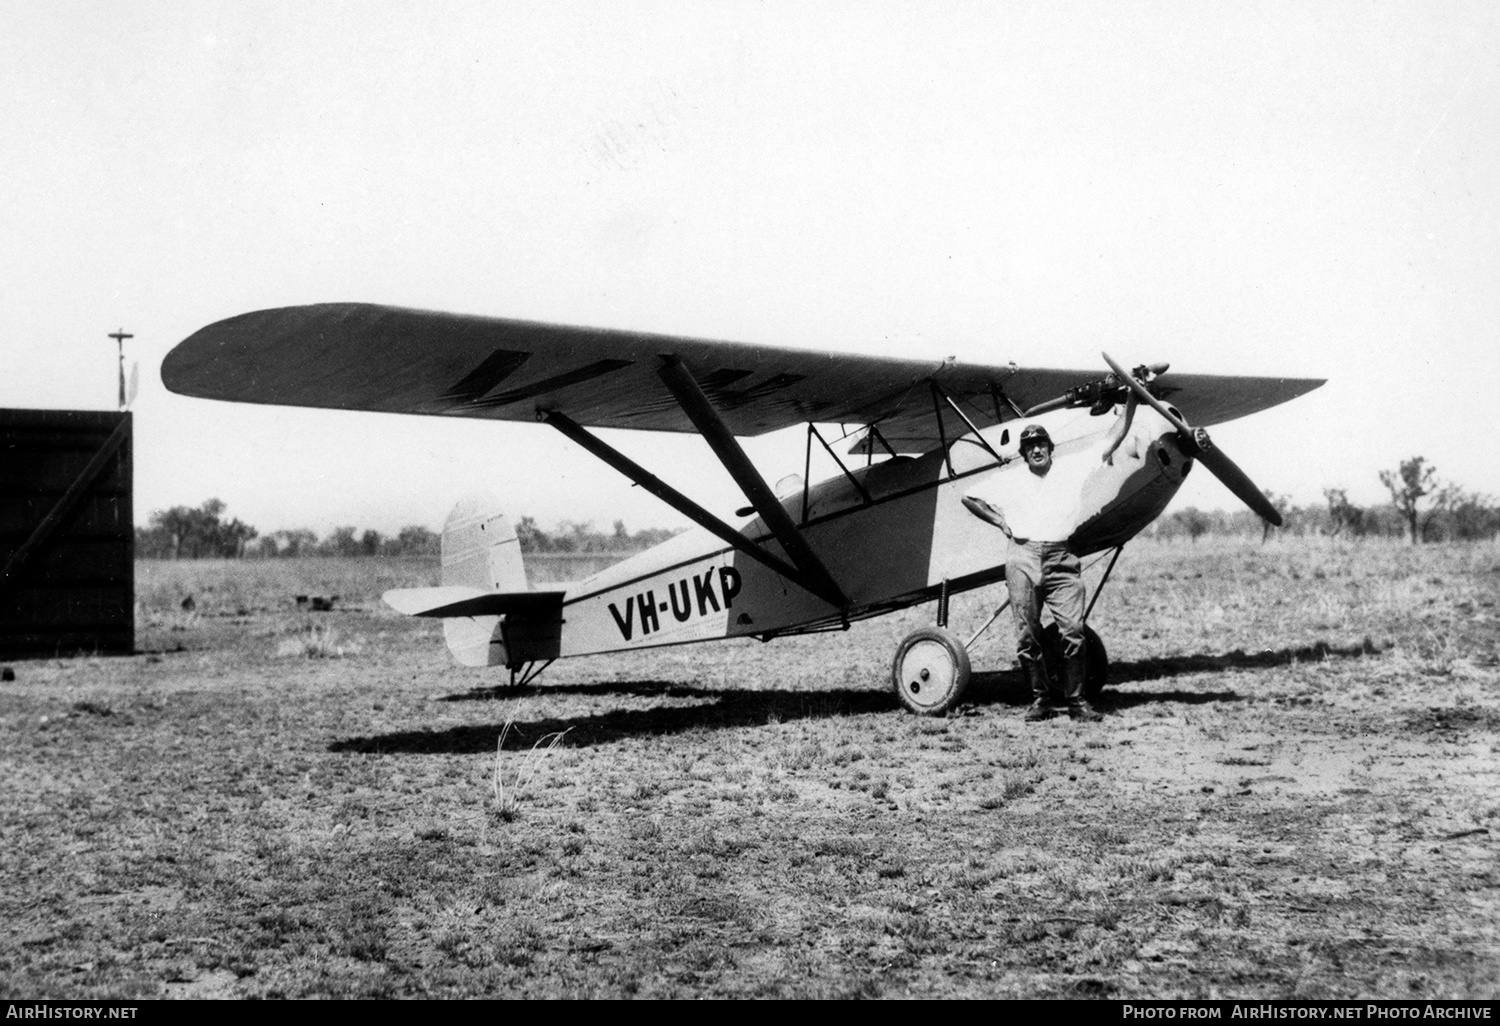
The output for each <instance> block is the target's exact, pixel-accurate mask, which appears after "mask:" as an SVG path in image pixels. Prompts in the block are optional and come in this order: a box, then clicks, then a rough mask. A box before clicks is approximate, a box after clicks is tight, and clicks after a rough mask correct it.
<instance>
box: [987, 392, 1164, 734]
mask: <svg viewBox="0 0 1500 1026" xmlns="http://www.w3.org/2000/svg"><path fill="white" fill-rule="evenodd" d="M1135 407H1136V398H1135V393H1133V392H1132V393H1130V394H1129V398H1128V399H1127V400H1126V403H1125V412H1124V414H1123V415H1121V416H1119V417H1117V419H1116V420H1115V423H1114V425H1113V426H1112V427H1111V428H1110V429H1109V433H1108V435H1106V436H1105V441H1104V450H1103V454H1102V456H1101V457H1100V459H1101V461H1102V462H1105V463H1112V462H1114V452H1115V450H1116V449H1118V448H1119V447H1120V443H1121V442H1122V441H1123V440H1124V439H1125V434H1126V432H1127V431H1129V430H1130V423H1131V421H1132V419H1133V418H1134V417H1135ZM1020 450H1021V459H1023V460H1025V461H1026V469H1027V471H1028V473H1025V474H1020V475H1017V474H1006V475H1004V476H1003V477H1002V476H1001V475H998V474H996V475H994V476H993V477H992V478H991V479H990V480H989V481H987V482H985V484H983V485H981V486H979V487H978V488H976V489H975V490H974V491H972V492H970V493H969V494H968V495H965V496H964V500H963V501H964V506H965V508H967V509H968V510H969V512H970V513H973V514H974V515H975V516H977V517H979V518H980V519H981V520H983V521H985V522H986V523H990V524H993V525H995V526H996V527H998V528H1000V530H1002V531H1004V532H1005V536H1006V537H1007V538H1009V539H1010V545H1009V548H1008V551H1007V552H1006V558H1005V583H1006V587H1007V588H1008V589H1009V591H1010V605H1011V610H1012V612H1013V613H1014V615H1015V618H1016V637H1017V640H1016V655H1017V657H1018V658H1019V659H1020V662H1021V665H1022V666H1023V667H1025V669H1026V675H1027V677H1028V678H1029V679H1030V681H1031V695H1032V703H1031V707H1030V708H1029V709H1027V710H1026V719H1027V721H1028V722H1033V721H1037V720H1045V719H1048V718H1050V717H1051V716H1052V715H1053V708H1052V693H1051V692H1052V687H1051V682H1050V680H1049V679H1048V676H1047V665H1046V662H1045V660H1044V658H1043V655H1042V642H1041V637H1042V620H1041V616H1042V604H1043V603H1044V602H1045V603H1046V605H1047V608H1048V609H1050V610H1051V611H1052V618H1053V619H1054V620H1056V621H1057V628H1058V631H1059V632H1060V633H1061V635H1062V642H1063V671H1064V678H1063V679H1064V690H1063V698H1064V700H1066V702H1067V704H1068V715H1069V716H1070V717H1071V718H1073V719H1075V720H1083V721H1084V722H1086V723H1091V722H1096V721H1098V720H1101V719H1103V718H1104V717H1102V716H1101V715H1100V714H1099V713H1098V711H1097V710H1095V709H1094V707H1093V706H1091V705H1089V703H1088V700H1087V699H1086V698H1085V697H1084V680H1085V677H1086V675H1087V662H1086V660H1085V657H1084V639H1083V604H1084V591H1083V575H1082V571H1081V568H1080V566H1079V562H1078V557H1077V556H1076V555H1074V554H1073V553H1072V552H1069V551H1068V539H1069V538H1070V537H1072V535H1073V531H1074V530H1075V529H1076V528H1077V527H1078V504H1079V500H1080V498H1081V495H1082V489H1083V481H1084V478H1085V477H1086V476H1087V475H1088V473H1089V472H1090V471H1092V470H1093V468H1094V466H1095V464H1093V463H1092V462H1091V461H1089V460H1087V459H1077V460H1074V461H1070V464H1069V466H1068V467H1067V468H1066V469H1060V468H1059V467H1058V466H1056V465H1055V464H1054V463H1053V462H1052V451H1053V445H1052V438H1051V436H1050V435H1048V434H1047V429H1046V428H1044V427H1043V426H1042V425H1040V424H1028V425H1027V426H1026V427H1025V428H1024V429H1023V430H1022V431H1021V439H1020ZM1079 455H1080V456H1082V455H1084V454H1079Z"/></svg>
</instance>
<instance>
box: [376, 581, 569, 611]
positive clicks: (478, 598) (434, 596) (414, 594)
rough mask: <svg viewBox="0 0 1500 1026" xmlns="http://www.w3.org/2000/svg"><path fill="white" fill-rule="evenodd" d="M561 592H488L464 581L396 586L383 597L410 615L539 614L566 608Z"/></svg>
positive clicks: (391, 605) (397, 609)
mask: <svg viewBox="0 0 1500 1026" xmlns="http://www.w3.org/2000/svg"><path fill="white" fill-rule="evenodd" d="M565 594H566V592H561V591H485V590H484V589H483V588H474V587H470V586H467V585H461V584H450V585H445V586H443V587H440V588H394V589H392V590H391V591H388V592H386V593H385V594H384V595H383V596H381V597H382V598H383V599H385V603H386V605H388V606H390V607H391V608H392V609H394V610H396V611H397V612H399V613H405V614H406V615H407V616H434V617H451V616H505V615H507V614H510V613H521V614H524V615H529V616H535V615H538V614H546V613H550V612H557V611H560V610H561V609H562V600H563V595H565Z"/></svg>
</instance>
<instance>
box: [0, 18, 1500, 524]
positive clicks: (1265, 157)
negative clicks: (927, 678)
mask: <svg viewBox="0 0 1500 1026" xmlns="http://www.w3.org/2000/svg"><path fill="white" fill-rule="evenodd" d="M0 24H3V31H0V112H3V115H4V117H3V124H4V126H5V127H4V132H3V136H0V153H3V157H4V159H3V162H0V182H3V184H4V195H3V200H0V275H3V277H0V281H3V283H4V299H3V301H0V406H6V407H12V406H15V407H37V408H64V409H113V408H115V406H116V391H117V382H116V343H115V342H114V341H113V340H112V339H110V338H109V337H108V336H109V333H110V332H112V331H115V330H117V329H120V328H123V329H124V330H126V331H128V332H131V333H132V334H133V335H134V338H132V339H130V340H129V341H128V342H126V355H127V359H128V361H130V362H131V363H134V364H138V366H139V382H140V386H139V393H138V394H137V395H136V397H135V399H134V401H133V403H132V407H131V408H132V410H133V411H134V414H135V446H136V448H135V472H136V481H135V507H136V517H137V521H138V522H142V523H144V522H145V521H146V519H147V517H148V516H149V514H150V512H151V511H153V510H158V509H163V508H166V507H169V506H173V505H193V506H196V505H199V504H200V503H202V502H203V501H204V500H205V499H208V498H210V497H217V498H220V499H222V500H224V501H225V503H226V504H227V512H228V514H229V515H233V516H237V517H239V518H240V519H242V520H244V521H246V522H248V523H250V524H253V525H255V526H257V527H258V528H260V530H261V531H262V532H263V533H268V532H270V531H274V530H277V529H283V528H292V527H302V526H307V527H312V528H313V529H314V530H316V531H318V532H319V533H320V534H323V533H326V532H328V531H330V530H332V529H333V528H334V527H336V526H339V525H344V524H349V525H355V526H358V527H360V528H374V529H377V530H381V531H384V532H391V531H394V530H396V529H398V528H400V527H401V526H404V525H407V524H424V525H427V526H429V527H434V528H436V527H438V526H440V524H441V522H442V519H443V517H444V516H445V515H446V513H447V510H448V509H449V507H451V505H452V504H453V503H454V502H455V501H456V500H457V499H458V498H459V497H460V496H462V495H464V494H466V493H469V492H472V491H475V490H479V489H488V490H490V491H493V492H494V493H496V494H497V495H499V496H500V497H501V499H502V501H503V503H504V504H505V506H506V508H507V509H508V510H510V511H511V512H513V513H515V514H516V515H531V516H535V517H536V518H537V519H538V520H539V521H540V522H541V523H542V524H543V525H550V524H554V523H557V522H559V521H561V520H573V521H580V522H592V523H594V524H596V525H598V526H601V527H603V526H607V525H609V524H611V523H612V522H613V521H614V520H616V519H623V520H625V521H626V523H627V525H628V526H629V527H630V528H631V529H638V528H640V527H646V526H677V525H680V524H683V523H685V521H683V520H682V518H681V517H679V516H678V515H677V514H676V513H674V512H672V511H671V510H670V509H668V508H666V507H665V506H663V505H661V504H660V503H659V502H658V501H657V500H655V499H652V498H651V497H650V496H648V495H645V494H644V493H642V492H641V491H640V490H639V489H636V488H633V487H632V486H630V484H629V483H628V482H627V481H625V480H624V479H623V478H621V477H619V476H618V475H617V474H615V473H614V472H613V471H610V470H608V469H607V468H605V467H603V466H602V465H600V464H598V463H596V462H595V461H594V460H593V458H592V457H590V456H588V455H586V454H585V453H583V452H581V451H580V450H578V449H576V448H574V447H573V446H572V445H571V443H568V442H567V441H566V440H564V439H563V438H562V437H561V436H559V435H556V434H555V433H554V432H551V431H549V430H547V429H546V428H545V427H542V426H540V425H529V424H498V423H490V422H485V421H454V420H450V419H441V418H422V417H407V416H396V415H376V414H361V413H348V412H332V411H316V410H301V409H285V408H274V407H254V406H244V405H236V404H227V403H219V402H210V401H205V400H198V399H188V398H185V397H181V396H176V395H173V394H170V393H168V392H167V391H166V390H165V389H164V388H163V386H162V385H161V380H160V376H159V366H160V363H161V360H162V357H163V356H164V355H165V354H166V353H167V351H168V350H169V349H171V347H172V346H173V345H175V344H176V343H177V342H179V341H181V340H182V339H184V338H186V337H187V336H188V335H190V334H192V333H193V332H194V331H195V330H197V329H198V328H200V327H202V326H204V325H206V324H209V323H211V322H214V321H217V320H220V319H222V318H225V317H229V316H232V315H234V314H237V313H242V312H245V311H248V310H255V309H262V308H267V307H278V306H286V305H292V304H298V303H313V302H327V301H366V302H378V303H390V304H395V305H400V306H411V307H420V308H428V309H437V310H449V311H454V312H461V313H472V314H483V315H492V316H502V317H520V318H528V319H534V320H544V321H557V322H562V323H568V324H584V325H594V326H601V327H613V328H626V329H635V330H645V331H658V332H665V333H669V334H685V335H693V336H698V337H707V338H723V339H732V340H737V341H743V342H753V343H763V344H775V345H786V346H798V347H810V348H817V349H824V350H838V351H848V352H855V353H870V354H885V355H900V356H908V357H917V358H931V359H934V360H940V359H943V358H945V357H947V356H957V357H958V358H959V359H960V360H967V361H971V362H978V363H994V364H1004V363H1007V362H1009V361H1012V360H1014V361H1016V362H1017V363H1019V364H1021V365H1023V366H1027V365H1029V366H1042V367H1068V368H1084V369H1089V368H1095V367H1097V368H1099V369H1100V371H1101V373H1102V372H1103V371H1104V367H1103V363H1102V361H1101V359H1100V357H1099V353H1100V351H1101V350H1107V351H1108V352H1110V353H1111V355H1113V356H1115V357H1116V358H1118V359H1119V360H1121V361H1122V362H1124V363H1126V364H1127V365H1130V366H1133V365H1135V364H1137V363H1146V362H1157V361H1169V362H1170V363H1171V364H1172V366H1173V368H1174V369H1176V370H1179V371H1184V372H1187V371H1191V372H1199V373H1223V374H1270V375H1286V376H1292V377H1326V378H1328V379H1329V380H1328V384H1327V385H1325V386H1324V387H1323V388H1321V389H1319V390H1318V391H1316V392H1313V393H1312V394H1311V395H1308V396H1306V397H1304V398H1302V399H1298V400H1296V401H1294V402H1292V403H1289V404H1287V405H1285V406H1281V407H1278V408H1276V409H1273V410H1270V411H1267V412H1264V413H1261V414H1257V415H1255V416H1253V417H1250V418H1246V419H1244V420H1241V421H1237V422H1234V423H1231V424H1226V425H1223V426H1221V427H1219V428H1216V429H1215V431H1214V438H1215V441H1216V442H1217V443H1218V444H1219V445H1220V446H1221V447H1222V448H1223V449H1224V450H1225V451H1226V452H1228V453H1230V454H1231V455H1232V456H1233V458H1234V459H1235V460H1236V461H1237V462H1238V463H1239V464H1240V466H1241V467H1243V468H1244V469H1245V470H1246V471H1247V472H1248V473H1249V474H1250V475H1251V477H1252V478H1254V479H1255V481H1256V482H1257V483H1258V484H1259V485H1261V486H1262V487H1266V488H1270V489H1272V490H1273V491H1274V492H1277V493H1284V494H1288V495H1290V496H1291V497H1292V498H1293V500H1294V501H1295V502H1297V503H1299V504H1309V503H1316V504H1321V503H1322V501H1323V500H1322V493H1323V490H1324V489H1325V488H1329V487H1341V488H1345V489H1347V491H1348V493H1349V496H1350V498H1351V499H1352V500H1354V501H1356V502H1359V503H1364V504H1372V503H1375V502H1379V501H1384V500H1385V499H1386V495H1385V493H1384V490H1383V489H1382V488H1381V486H1380V483H1379V480H1378V472H1379V471H1380V470H1382V469H1386V468H1394V467H1395V466H1396V465H1397V463H1398V462H1399V461H1400V460H1402V459H1405V458H1407V457H1410V456H1413V455H1418V454H1420V455H1423V456H1426V457H1427V458H1428V459H1429V460H1430V461H1431V462H1432V463H1433V464H1435V465H1436V467H1437V469H1438V473H1439V475H1440V477H1442V478H1443V479H1445V480H1448V481H1452V482H1455V483H1458V484H1460V485H1462V486H1464V487H1466V488H1468V489H1470V490H1472V491H1476V492H1481V493H1488V494H1490V495H1500V460H1496V459H1495V458H1494V456H1493V455H1492V452H1491V450H1490V445H1492V444H1494V442H1495V440H1496V439H1497V438H1500V430H1497V429H1500V414H1497V412H1496V403H1494V402H1492V401H1490V400H1488V399H1486V398H1485V389H1486V388H1487V387H1488V385H1489V384H1490V383H1492V382H1495V381H1500V346H1497V345H1496V339H1495V335H1496V326H1497V324H1500V5H1496V4H1493V3H1490V2H1488V0H1481V2H1472V3H1471V2H1462V0H1453V2H1437V3H1433V2H1371V3H1362V2H1361V3H1356V2H1340V0H1326V2H1320V3H1317V4H1306V3H1249V2H1247V3H1237V4H1202V3H1195V2H1183V3H1116V2H1098V3H1022V2H1014V3H941V2H922V3H909V4H908V3H831V2H830V3H818V2H802V3H775V2H770V3H750V2H734V0H726V2H720V3H708V2H691V3H690V2H676V0H664V2H660V3H648V2H641V3H626V4H620V3H606V2H598V3H550V2H549V3H541V2H538V3H505V2H478V3H464V2H441V0H439V2H423V3H415V2H395V0H367V2H358V3H340V2H326V0H325V2H319V3H308V2H295V3H273V2H245V3H236V4H225V3H218V2H171V0H162V2H155V3H151V4H106V3H98V2H81V0H80V2H68V0H46V2H40V0H11V2H9V3H7V4H6V5H5V8H4V12H3V14H0ZM604 434H605V437H606V438H607V439H608V440H609V441H611V442H612V443H614V444H616V445H618V446H619V447H620V448H621V449H623V450H624V451H626V452H627V453H628V454H629V455H631V456H633V457H634V458H636V459H638V460H639V461H641V462H642V463H645V464H646V465H647V466H648V467H649V468H650V469H652V470H654V471H656V472H657V473H658V474H660V476H662V477H663V478H665V479H667V480H668V481H670V482H673V483H675V484H678V485H679V486H680V487H682V488H683V489H684V490H685V491H688V492H689V493H691V494H693V495H694V496H695V497H696V498H698V499H699V500H700V501H702V502H703V503H704V505H706V506H708V507H709V508H710V509H713V510H715V511H717V512H727V511H728V510H732V509H733V508H735V507H737V506H739V505H742V504H743V500H742V499H741V498H740V496H739V495H738V493H737V492H736V491H735V489H734V486H733V485H732V483H730V481H729V479H728V477H727V475H725V474H724V473H723V471H722V470H721V469H720V468H719V467H718V466H717V463H716V462H715V461H714V459H713V457H712V456H711V455H710V454H709V453H708V450H707V448H706V446H705V445H704V444H703V442H702V441H701V440H700V439H697V438H696V437H693V436H676V435H671V436H662V435H651V434H643V433H632V432H605V433H604ZM745 445H746V449H747V451H748V452H749V453H750V455H751V456H752V458H753V459H755V461H756V462H757V464H758V465H759V466H760V467H761V469H762V471H763V473H764V474H765V476H766V477H767V478H768V479H769V480H772V481H774V480H776V479H778V478H779V477H781V476H783V475H784V474H787V473H792V472H800V471H801V469H802V468H801V461H802V435H801V433H800V432H798V431H797V430H795V429H794V430H792V431H790V432H784V433H779V434H777V435H772V436H766V437H763V438H757V439H750V440H747V441H746V443H745ZM832 471H833V468H832V465H831V464H828V465H826V466H825V467H824V468H823V472H822V473H821V474H816V476H826V475H827V474H828V473H831V472H832ZM1184 505H1197V506H1200V507H1204V508H1226V509H1227V508H1233V507H1234V506H1235V500H1234V498H1233V497H1232V496H1230V495H1229V493H1228V492H1227V491H1225V490H1224V489H1223V488H1222V487H1221V486H1219V485H1218V484H1217V483H1216V482H1214V481H1213V480H1212V479H1211V478H1209V477H1208V475H1206V474H1198V475H1194V476H1193V477H1192V478H1190V479H1189V481H1188V484H1187V485H1186V486H1185V487H1184V489H1183V491H1182V493H1180V495H1179V497H1178V500H1177V502H1176V506H1178V507H1181V506H1184Z"/></svg>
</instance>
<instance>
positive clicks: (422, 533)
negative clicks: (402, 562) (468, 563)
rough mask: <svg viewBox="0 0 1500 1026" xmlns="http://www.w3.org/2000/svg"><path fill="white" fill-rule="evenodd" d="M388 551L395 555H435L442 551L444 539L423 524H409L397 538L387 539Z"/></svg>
mask: <svg viewBox="0 0 1500 1026" xmlns="http://www.w3.org/2000/svg"><path fill="white" fill-rule="evenodd" d="M386 551H387V552H389V553H390V554H391V555H395V556H435V555H437V554H438V553H439V552H440V551H442V541H441V539H440V538H439V537H438V535H436V534H434V533H433V532H432V531H430V530H428V529H427V528H425V527H423V526H422V525H421V524H408V525H407V526H406V527H403V528H401V530H400V531H399V532H398V533H397V535H396V537H395V538H393V539H390V538H388V539H386Z"/></svg>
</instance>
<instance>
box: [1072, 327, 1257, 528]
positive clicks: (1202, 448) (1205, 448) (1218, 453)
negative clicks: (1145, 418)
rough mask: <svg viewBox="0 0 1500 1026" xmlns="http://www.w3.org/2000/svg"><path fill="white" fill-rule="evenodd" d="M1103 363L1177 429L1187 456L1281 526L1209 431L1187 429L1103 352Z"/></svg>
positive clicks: (1252, 507)
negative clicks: (1193, 458) (1210, 436)
mask: <svg viewBox="0 0 1500 1026" xmlns="http://www.w3.org/2000/svg"><path fill="white" fill-rule="evenodd" d="M1099 355H1100V356H1103V357H1104V362H1105V363H1107V364H1109V369H1110V370H1112V371H1114V372H1115V376H1116V377H1118V378H1119V379H1120V380H1121V381H1123V382H1125V384H1126V385H1127V386H1129V388H1130V390H1131V391H1132V392H1134V393H1135V394H1136V396H1137V397H1139V398H1140V400H1141V401H1142V402H1144V403H1146V404H1147V405H1149V406H1150V407H1151V408H1152V409H1153V410H1155V411H1156V412H1157V413H1159V414H1161V415H1162V416H1163V417H1164V418H1166V420H1167V422H1168V423H1169V424H1171V425H1172V426H1173V427H1174V428H1176V429H1177V437H1178V440H1179V441H1180V442H1181V443H1182V446H1183V448H1184V449H1185V450H1186V451H1187V453H1188V454H1189V455H1191V456H1193V457H1195V458H1196V459H1197V460H1198V462H1199V463H1202V464H1203V465H1204V466H1205V467H1207V468H1208V472H1209V473H1210V474H1212V475H1213V476H1214V477H1216V478H1218V479H1219V480H1220V481H1221V482H1223V484H1224V487H1225V488H1228V489H1229V490H1230V491H1231V492H1233V493H1234V494H1235V496H1236V497H1237V498H1238V499H1239V500H1240V501H1241V502H1243V503H1244V504H1245V505H1246V506H1249V507H1250V508H1251V509H1252V510H1253V511H1254V512H1255V513H1256V515H1258V516H1259V517H1260V518H1261V519H1263V520H1265V521H1267V522H1269V523H1270V524H1272V525H1273V526H1275V527H1280V526H1281V514H1280V513H1278V512H1277V511H1276V507H1275V506H1273V505H1271V500H1270V499H1267V498H1266V497H1265V494H1264V493H1263V492H1261V490H1260V489H1259V488H1257V487H1255V482H1254V481H1252V480H1250V477H1249V475H1248V474H1246V473H1245V472H1244V471H1243V470H1241V469H1240V468H1239V467H1238V466H1237V465H1236V464H1235V462H1234V460H1232V459H1230V458H1229V457H1228V456H1227V455H1225V453H1224V450H1222V449H1220V448H1219V447H1218V446H1216V445H1214V443H1213V439H1211V438H1209V437H1208V432H1207V431H1205V430H1204V429H1202V428H1198V429H1197V430H1194V429H1193V428H1191V427H1189V426H1188V423H1187V421H1185V420H1183V419H1182V418H1181V417H1179V416H1177V415H1176V414H1175V413H1173V412H1172V411H1171V410H1169V409H1168V408H1167V405H1166V404H1165V403H1163V402H1162V401H1161V400H1160V399H1158V398H1156V396H1154V395H1152V394H1151V392H1150V390H1149V389H1147V388H1146V386H1145V385H1143V384H1141V383H1140V382H1139V381H1137V380H1136V377H1135V375H1134V374H1127V373H1126V372H1125V369H1124V368H1123V367H1121V366H1120V365H1119V364H1118V363H1116V362H1115V361H1114V360H1113V359H1112V358H1111V357H1110V355H1109V354H1108V353H1100V354H1099Z"/></svg>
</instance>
